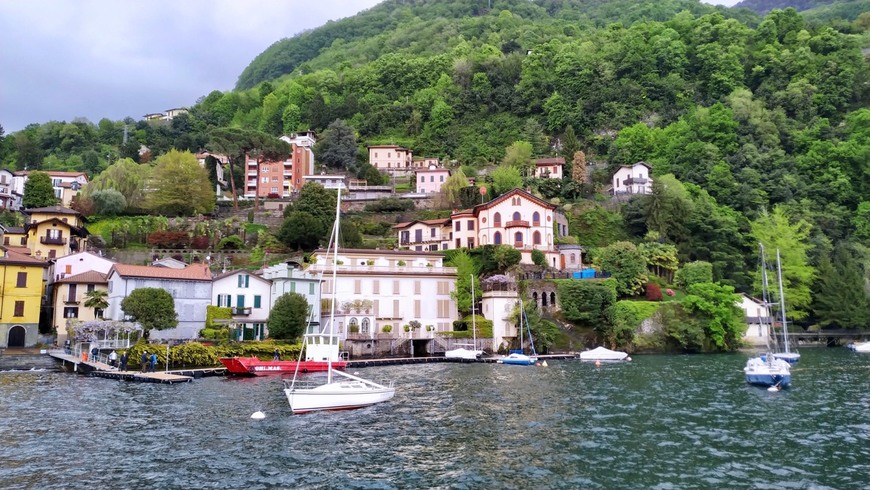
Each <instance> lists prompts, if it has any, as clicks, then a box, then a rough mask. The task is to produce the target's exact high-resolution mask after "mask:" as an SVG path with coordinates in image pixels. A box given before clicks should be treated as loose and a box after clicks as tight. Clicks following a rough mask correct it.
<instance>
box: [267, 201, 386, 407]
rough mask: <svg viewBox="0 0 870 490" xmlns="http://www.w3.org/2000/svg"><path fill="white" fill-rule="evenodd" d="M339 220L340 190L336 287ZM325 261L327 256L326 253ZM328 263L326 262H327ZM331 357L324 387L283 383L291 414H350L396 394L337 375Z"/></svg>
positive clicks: (334, 257) (337, 214)
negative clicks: (330, 411)
mask: <svg viewBox="0 0 870 490" xmlns="http://www.w3.org/2000/svg"><path fill="white" fill-rule="evenodd" d="M340 217H341V189H339V190H338V197H337V199H336V203H335V222H334V223H333V227H332V237H331V238H330V246H329V247H327V250H329V249H330V248H332V284H336V270H337V268H338V266H337V262H338V257H337V255H338V243H339V238H338V233H339V229H340V228H339V219H340ZM327 258H328V252H327ZM327 263H328V261H327ZM335 303H336V299H335V288H333V292H332V301H331V304H332V309H331V312H330V315H329V334H328V335H326V336H325V337H327V338H328V339H329V345H332V344H333V342H334V344H335V348H336V349H337V348H338V335H336V334H335V333H334V325H335ZM333 364H334V363H333V359H332V357H331V356H328V358H327V369H326V383H323V384H319V383H317V382H314V381H310V380H306V381H300V380H298V379H297V375H296V374H294V375H293V378H292V379H288V380H284V394H285V395H286V396H287V401H288V402H289V403H290V410H291V411H292V412H293V413H294V414H302V413H308V412H317V411H322V410H351V409H355V408H362V407H367V406H369V405H374V404H375V403H381V402H385V401H387V400H389V399H391V398H393V395H395V394H396V389H395V388H394V387H393V383H392V381H390V382H388V383H386V384H381V383H376V382H374V381H369V380H366V379H363V378H360V377H358V376H354V375H352V374H349V373H345V372H342V371H339V370H338V369H336V368H335V367H333Z"/></svg>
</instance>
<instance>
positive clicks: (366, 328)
mask: <svg viewBox="0 0 870 490" xmlns="http://www.w3.org/2000/svg"><path fill="white" fill-rule="evenodd" d="M369 326H370V324H369V319H368V318H363V321H362V330H361V332H362V333H369Z"/></svg>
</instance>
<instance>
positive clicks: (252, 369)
mask: <svg viewBox="0 0 870 490" xmlns="http://www.w3.org/2000/svg"><path fill="white" fill-rule="evenodd" d="M220 361H221V363H222V364H223V365H224V366H226V368H227V372H229V373H230V374H240V375H247V376H266V375H271V374H293V373H295V372H297V368H296V366H297V365H298V366H299V369H298V372H300V373H318V372H325V371H327V370H328V369H329V363H328V362H325V361H261V360H260V359H257V358H256V357H222V358H220ZM332 368H333V369H338V370H341V371H344V370H345V369H347V362H345V361H336V362H333V363H332Z"/></svg>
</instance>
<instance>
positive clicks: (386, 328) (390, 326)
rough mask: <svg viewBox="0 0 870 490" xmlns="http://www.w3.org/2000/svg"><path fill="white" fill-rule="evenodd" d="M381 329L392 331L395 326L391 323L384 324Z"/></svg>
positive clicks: (385, 331) (386, 331)
mask: <svg viewBox="0 0 870 490" xmlns="http://www.w3.org/2000/svg"><path fill="white" fill-rule="evenodd" d="M381 331H382V332H384V333H390V332H392V331H393V326H392V325H390V324H387V325H384V326H383V327H381Z"/></svg>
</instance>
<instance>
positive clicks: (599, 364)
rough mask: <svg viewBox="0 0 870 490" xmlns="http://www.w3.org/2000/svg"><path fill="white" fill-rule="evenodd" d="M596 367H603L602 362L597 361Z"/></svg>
mask: <svg viewBox="0 0 870 490" xmlns="http://www.w3.org/2000/svg"><path fill="white" fill-rule="evenodd" d="M595 367H601V361H599V360H598V359H596V360H595Z"/></svg>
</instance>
